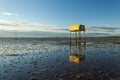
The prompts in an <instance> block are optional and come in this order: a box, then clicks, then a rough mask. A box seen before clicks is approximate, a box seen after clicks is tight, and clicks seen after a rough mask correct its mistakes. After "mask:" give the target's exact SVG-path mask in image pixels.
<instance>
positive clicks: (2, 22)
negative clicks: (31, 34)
mask: <svg viewBox="0 0 120 80" xmlns="http://www.w3.org/2000/svg"><path fill="white" fill-rule="evenodd" d="M0 25H1V26H13V27H26V26H32V27H55V26H56V25H49V24H39V23H28V22H15V21H7V20H0Z"/></svg>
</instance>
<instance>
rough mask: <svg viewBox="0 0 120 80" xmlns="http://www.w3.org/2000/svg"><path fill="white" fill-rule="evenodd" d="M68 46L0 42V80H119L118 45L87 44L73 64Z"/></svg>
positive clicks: (35, 41)
mask: <svg viewBox="0 0 120 80" xmlns="http://www.w3.org/2000/svg"><path fill="white" fill-rule="evenodd" d="M67 42H68V41H67V40H65V41H64V40H59V41H58V40H52V39H44V40H43V39H18V40H17V41H16V40H15V39H0V80H110V79H111V80H120V44H117V43H116V44H114V43H110V42H102V43H101V42H100V43H99V42H94V41H93V42H87V44H86V50H85V51H84V55H85V57H84V59H83V60H82V61H80V62H79V63H74V62H70V61H69V55H70V52H69V45H68V44H67ZM82 53H83V51H81V54H82Z"/></svg>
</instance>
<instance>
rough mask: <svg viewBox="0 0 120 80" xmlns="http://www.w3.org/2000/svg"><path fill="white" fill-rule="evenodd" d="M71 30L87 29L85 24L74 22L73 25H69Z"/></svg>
mask: <svg viewBox="0 0 120 80" xmlns="http://www.w3.org/2000/svg"><path fill="white" fill-rule="evenodd" d="M69 30H70V31H71V32H76V31H85V25H81V24H72V25H70V26H69Z"/></svg>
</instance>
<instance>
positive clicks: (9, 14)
mask: <svg viewBox="0 0 120 80" xmlns="http://www.w3.org/2000/svg"><path fill="white" fill-rule="evenodd" d="M1 14H2V15H5V16H17V15H16V14H14V13H10V12H2V13H1Z"/></svg>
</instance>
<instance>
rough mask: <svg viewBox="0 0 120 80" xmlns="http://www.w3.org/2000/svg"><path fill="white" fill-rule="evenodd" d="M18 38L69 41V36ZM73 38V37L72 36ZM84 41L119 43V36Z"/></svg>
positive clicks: (90, 38)
mask: <svg viewBox="0 0 120 80" xmlns="http://www.w3.org/2000/svg"><path fill="white" fill-rule="evenodd" d="M0 39H16V38H15V37H0ZM17 39H18V40H19V39H36V40H42V41H44V40H51V41H65V42H68V41H69V37H18V38H17ZM73 39H75V38H73ZM86 42H110V43H120V36H106V37H86Z"/></svg>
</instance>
